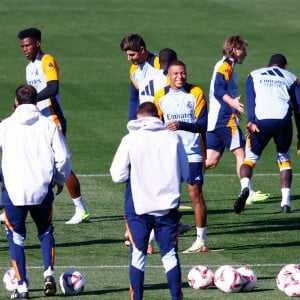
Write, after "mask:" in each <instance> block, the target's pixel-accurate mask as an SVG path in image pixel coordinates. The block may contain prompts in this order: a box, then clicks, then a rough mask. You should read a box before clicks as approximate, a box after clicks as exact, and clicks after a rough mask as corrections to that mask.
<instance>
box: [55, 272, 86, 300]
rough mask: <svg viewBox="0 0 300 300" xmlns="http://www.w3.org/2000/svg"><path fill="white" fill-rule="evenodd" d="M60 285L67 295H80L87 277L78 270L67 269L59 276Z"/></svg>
mask: <svg viewBox="0 0 300 300" xmlns="http://www.w3.org/2000/svg"><path fill="white" fill-rule="evenodd" d="M59 287H60V289H61V291H62V293H63V294H65V295H67V296H76V295H79V294H80V293H82V291H83V290H84V287H85V278H84V276H83V275H82V274H81V273H80V272H78V271H76V270H69V271H66V272H64V273H62V274H61V276H60V278H59Z"/></svg>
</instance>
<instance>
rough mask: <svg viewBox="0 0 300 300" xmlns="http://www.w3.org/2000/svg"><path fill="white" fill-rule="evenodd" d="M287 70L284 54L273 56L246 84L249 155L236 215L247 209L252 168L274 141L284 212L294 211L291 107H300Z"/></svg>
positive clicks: (294, 82)
mask: <svg viewBox="0 0 300 300" xmlns="http://www.w3.org/2000/svg"><path fill="white" fill-rule="evenodd" d="M286 67H287V59H286V57H285V56H284V55H282V54H274V55H272V56H271V58H270V60H269V64H268V66H267V67H264V68H260V69H257V70H254V71H252V72H251V73H250V75H249V76H248V79H247V81H246V102H247V115H248V124H247V126H246V128H247V133H248V134H247V143H246V156H245V159H244V161H243V163H242V165H241V168H240V178H241V179H240V182H241V193H240V195H239V197H238V198H237V200H236V202H235V210H236V211H237V212H241V211H242V210H243V209H244V206H245V201H246V199H247V197H248V194H249V182H250V180H251V177H252V174H253V168H254V167H255V165H256V163H257V162H258V161H259V159H260V157H261V154H262V152H263V150H264V149H265V147H266V146H267V144H268V143H269V141H270V140H271V139H273V140H274V142H275V144H276V150H277V163H278V167H279V170H280V185H281V195H282V199H281V211H282V212H283V213H290V212H292V210H291V204H290V193H291V184H292V166H291V157H290V147H291V143H292V137H293V130H292V129H293V128H292V108H293V107H294V108H296V107H299V105H298V104H297V102H295V99H296V98H295V90H296V87H297V81H298V79H297V77H296V75H294V74H293V73H291V72H289V71H288V70H286ZM291 96H292V97H291ZM298 98H299V96H298ZM299 99H300V98H299ZM295 115H296V116H297V117H296V118H295V120H296V124H297V128H298V133H299V132H300V131H299V129H300V122H299V111H298V110H295ZM298 150H299V145H298ZM298 154H299V152H298Z"/></svg>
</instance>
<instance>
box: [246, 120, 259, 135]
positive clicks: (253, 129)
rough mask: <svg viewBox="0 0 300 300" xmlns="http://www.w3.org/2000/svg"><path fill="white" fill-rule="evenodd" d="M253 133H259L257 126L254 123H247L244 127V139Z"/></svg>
mask: <svg viewBox="0 0 300 300" xmlns="http://www.w3.org/2000/svg"><path fill="white" fill-rule="evenodd" d="M255 132H260V130H259V128H258V127H257V125H256V124H255V123H252V122H249V123H248V124H247V125H246V137H250V136H251V134H253V133H255Z"/></svg>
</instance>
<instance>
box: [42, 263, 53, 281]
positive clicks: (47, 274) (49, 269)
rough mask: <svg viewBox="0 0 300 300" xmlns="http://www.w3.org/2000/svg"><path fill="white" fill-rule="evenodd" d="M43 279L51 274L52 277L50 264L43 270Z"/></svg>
mask: <svg viewBox="0 0 300 300" xmlns="http://www.w3.org/2000/svg"><path fill="white" fill-rule="evenodd" d="M43 275H44V279H45V278H46V277H47V276H53V277H54V270H53V268H52V267H51V266H49V267H48V269H47V270H45V271H44V274H43Z"/></svg>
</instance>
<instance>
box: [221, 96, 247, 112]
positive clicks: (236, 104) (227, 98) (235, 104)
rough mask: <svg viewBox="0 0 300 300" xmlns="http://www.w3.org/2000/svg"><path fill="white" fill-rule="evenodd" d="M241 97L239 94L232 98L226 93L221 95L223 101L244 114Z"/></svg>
mask: <svg viewBox="0 0 300 300" xmlns="http://www.w3.org/2000/svg"><path fill="white" fill-rule="evenodd" d="M241 97H242V96H241V95H240V96H238V97H236V98H232V97H230V96H229V95H228V94H225V95H224V96H223V101H224V102H226V103H227V104H228V105H229V106H230V107H232V108H234V109H235V110H236V111H237V112H239V113H241V114H244V113H245V109H244V104H243V103H241V102H240V99H241Z"/></svg>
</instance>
